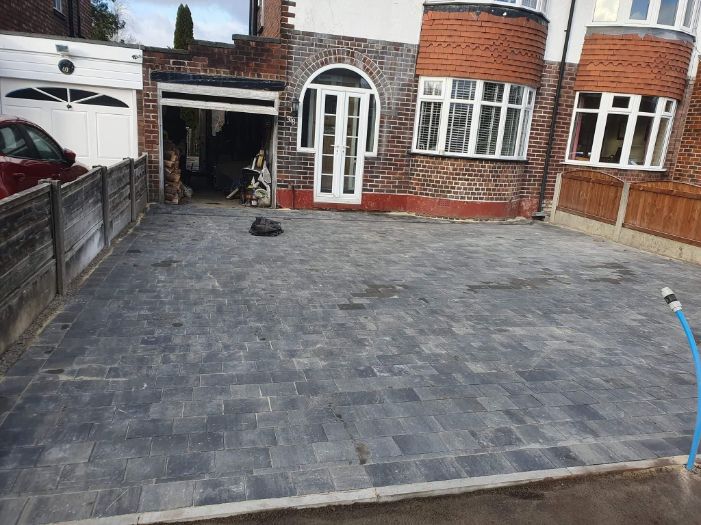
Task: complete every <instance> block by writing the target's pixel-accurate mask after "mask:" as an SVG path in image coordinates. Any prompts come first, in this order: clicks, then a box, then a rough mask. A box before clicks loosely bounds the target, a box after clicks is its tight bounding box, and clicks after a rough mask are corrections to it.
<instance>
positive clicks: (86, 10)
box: [0, 0, 92, 38]
mask: <svg viewBox="0 0 701 525" xmlns="http://www.w3.org/2000/svg"><path fill="white" fill-rule="evenodd" d="M90 2H91V0H22V1H21V2H20V1H7V2H3V5H2V16H0V31H21V32H23V33H34V34H39V35H52V36H65V37H75V38H90V34H91V33H92V8H91V6H90Z"/></svg>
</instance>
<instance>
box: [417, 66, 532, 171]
mask: <svg viewBox="0 0 701 525" xmlns="http://www.w3.org/2000/svg"><path fill="white" fill-rule="evenodd" d="M534 98H535V92H534V91H533V90H532V89H530V88H527V87H525V86H519V85H517V84H505V83H501V82H488V81H482V80H467V79H457V78H421V80H420V81H419V98H418V102H417V111H416V124H415V132H414V148H413V149H414V151H415V152H420V153H435V154H440V155H449V156H458V157H480V158H496V159H525V157H526V149H527V146H528V133H529V130H530V122H531V115H532V113H533V102H534Z"/></svg>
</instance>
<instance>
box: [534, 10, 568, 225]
mask: <svg viewBox="0 0 701 525" xmlns="http://www.w3.org/2000/svg"><path fill="white" fill-rule="evenodd" d="M576 3H577V0H572V3H571V4H570V17H569V20H567V30H566V31H565V45H564V46H563V47H562V60H560V74H559V76H558V79H557V87H556V88H555V103H554V104H555V107H553V116H552V119H551V120H550V133H549V135H548V148H547V151H546V152H545V165H544V166H543V180H542V181H541V183H540V198H539V200H538V211H537V212H536V213H535V214H534V215H533V218H534V219H541V220H542V219H544V218H545V212H544V211H543V209H544V208H545V190H546V186H547V185H548V176H549V171H550V157H551V156H552V154H553V142H554V141H555V126H556V125H557V118H558V116H559V114H560V98H561V94H560V93H561V91H562V84H563V83H564V82H565V69H566V67H567V51H568V50H569V47H570V35H571V34H572V21H573V20H574V8H575V5H576Z"/></svg>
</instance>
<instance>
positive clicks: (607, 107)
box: [565, 91, 677, 171]
mask: <svg viewBox="0 0 701 525" xmlns="http://www.w3.org/2000/svg"><path fill="white" fill-rule="evenodd" d="M589 93H595V94H600V95H601V104H600V106H599V109H587V108H578V107H577V106H578V105H579V97H580V95H582V94H589ZM651 96H652V95H651ZM615 97H628V98H630V102H629V105H628V108H627V109H626V108H614V107H613V100H614V98H615ZM642 99H643V96H641V95H631V94H628V93H600V92H594V91H581V92H577V96H576V97H575V103H574V110H573V112H572V119H571V122H570V132H569V138H568V140H567V151H566V153H565V164H572V165H576V166H595V167H599V168H614V169H622V170H636V171H666V168H665V161H666V158H667V150H668V148H669V141H670V138H671V135H672V129H673V128H674V117H675V115H676V111H677V101H676V100H674V99H671V98H664V97H658V101H657V108H656V110H655V112H654V113H649V112H643V111H640V102H641V100H642ZM669 102H671V103H672V110H671V111H669V112H668V111H666V106H667V104H668V103H669ZM577 113H589V114H596V115H597V120H596V130H595V132H594V141H593V144H592V152H591V159H590V160H572V159H570V153H571V151H572V149H571V148H572V140H573V139H574V136H573V134H574V126H575V122H576V121H577ZM609 115H628V123H627V125H626V133H625V138H624V140H623V145H622V152H621V160H620V161H619V162H618V163H617V164H614V163H611V162H600V159H601V148H602V146H603V140H604V133H605V131H606V122H607V120H608V116H609ZM640 115H642V116H644V117H653V118H654V120H653V124H652V131H651V133H650V138H649V139H648V144H647V153H646V156H645V164H644V165H630V164H629V161H630V151H631V147H632V145H633V138H634V135H635V127H636V125H637V122H638V116H640ZM662 119H669V120H670V125H669V127H668V129H667V132H666V136H665V137H664V138H663V140H664V143H663V150H662V156H661V164H660V165H659V166H654V165H653V164H652V159H653V156H654V149H655V148H654V146H655V144H656V143H657V140H658V134H659V129H660V122H661V121H662Z"/></svg>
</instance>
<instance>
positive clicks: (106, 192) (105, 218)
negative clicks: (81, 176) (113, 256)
mask: <svg viewBox="0 0 701 525" xmlns="http://www.w3.org/2000/svg"><path fill="white" fill-rule="evenodd" d="M100 170H101V176H102V231H103V235H104V237H105V248H109V246H110V244H111V242H112V231H111V230H112V228H110V187H109V176H108V171H107V168H106V167H105V166H100Z"/></svg>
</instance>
